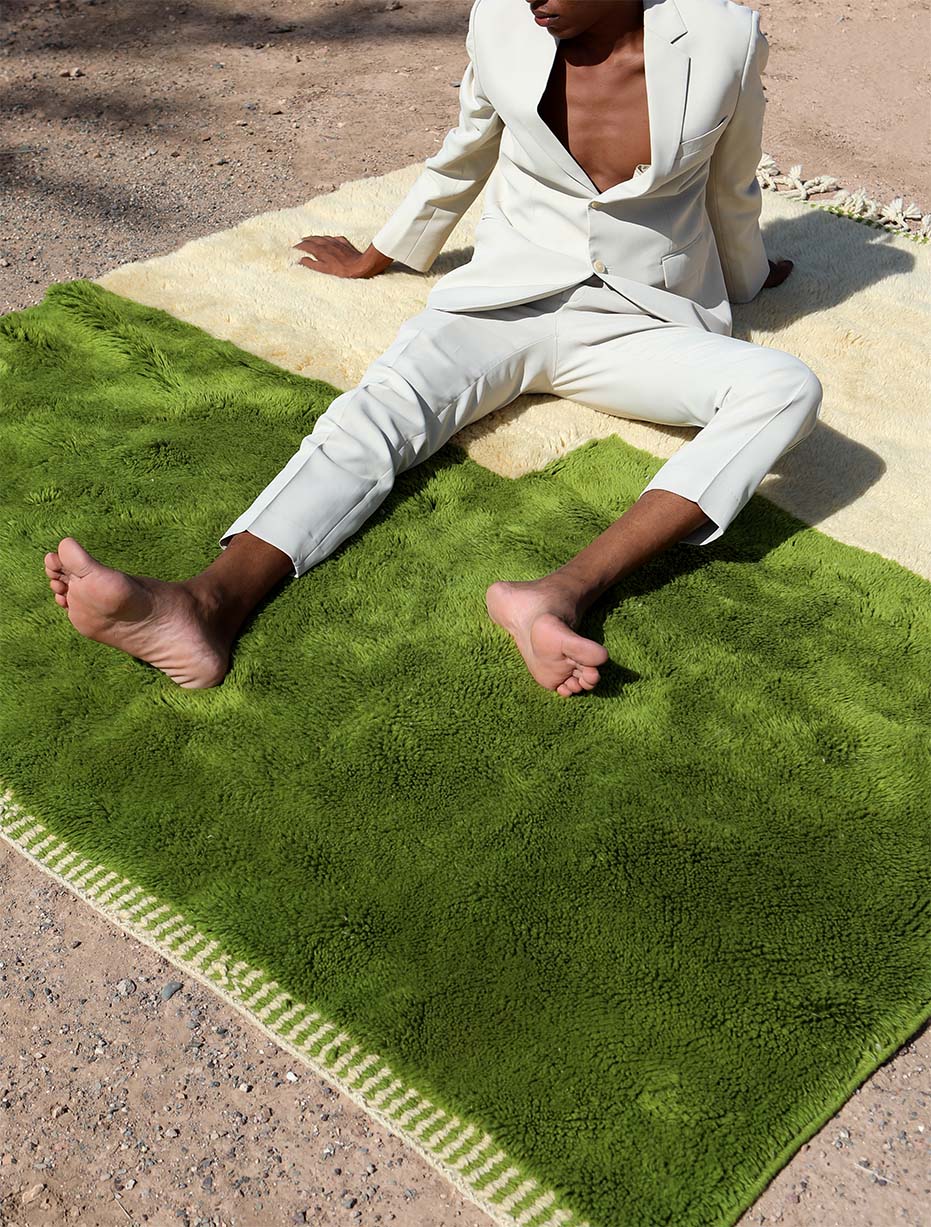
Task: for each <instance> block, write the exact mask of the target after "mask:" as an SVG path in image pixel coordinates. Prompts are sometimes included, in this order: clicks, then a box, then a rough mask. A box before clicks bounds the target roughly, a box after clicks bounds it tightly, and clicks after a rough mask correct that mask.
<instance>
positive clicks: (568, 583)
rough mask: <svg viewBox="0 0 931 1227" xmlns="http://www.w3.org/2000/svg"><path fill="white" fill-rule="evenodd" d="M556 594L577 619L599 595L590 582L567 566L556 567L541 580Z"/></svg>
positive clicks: (576, 619)
mask: <svg viewBox="0 0 931 1227" xmlns="http://www.w3.org/2000/svg"><path fill="white" fill-rule="evenodd" d="M541 582H543V583H545V584H546V585H547V586H548V587H549V588H551V589H552V591H553V592H554V594H558V596H559V599H560V600H561V601H563V602H564V603H565V607H566V609H567V610H568V611H570V612H571V613H572V615H573V617H574V619H575V621H578V620H579V619H580V618H581V617H582V615H583V614H584V613H585V611H586V609H588V607H589V605H591V604H593V603H594V602H595V601H596V600H597V599H598V596H599V591H598V589H597V588H596V587H594V586H593V585H592V584H591V583H590V582H587V581H584V580H582V579H581V578H580V577H579V576H577V575H574V574H573V572H572V571H571V570H570V569H569V568H568V567H565V566H564V567H557V569H556V570H555V571H551V572H550V574H549V575H546V576H544V578H543V580H542V581H541Z"/></svg>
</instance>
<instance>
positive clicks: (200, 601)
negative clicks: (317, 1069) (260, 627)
mask: <svg viewBox="0 0 931 1227" xmlns="http://www.w3.org/2000/svg"><path fill="white" fill-rule="evenodd" d="M181 587H182V588H183V589H184V590H185V591H186V592H188V593H189V594H190V595H191V596H192V597H193V598H194V602H195V604H196V606H197V609H198V612H199V614H200V617H201V618H202V620H203V621H204V622H205V623H206V624H208V625H209V626H211V627H213V628H215V629H221V628H229V629H230V630H234V629H235V627H236V626H238V625H239V624H240V623H241V622H242V621H243V619H244V618H245V616H246V614H247V613H248V610H247V609H246V608H244V607H243V604H242V602H241V601H240V600H238V599H237V598H236V597H234V596H231V594H230V593H229V592H227V591H226V589H225V588H224V587H223V586H222V585H221V584H219V583H218V582H217V581H216V580H215V579H214V578H213V577H212V576H210V575H209V574H206V573H202V574H200V575H195V576H193V577H192V578H191V579H186V580H183V581H182V583H181Z"/></svg>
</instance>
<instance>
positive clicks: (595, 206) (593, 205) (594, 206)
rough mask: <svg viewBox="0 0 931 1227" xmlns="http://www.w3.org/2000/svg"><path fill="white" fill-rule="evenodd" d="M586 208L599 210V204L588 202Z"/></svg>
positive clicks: (593, 201) (594, 201) (595, 201)
mask: <svg viewBox="0 0 931 1227" xmlns="http://www.w3.org/2000/svg"><path fill="white" fill-rule="evenodd" d="M588 207H589V208H590V209H600V208H601V205H600V204H599V202H598V201H597V200H590V201H589V202H588Z"/></svg>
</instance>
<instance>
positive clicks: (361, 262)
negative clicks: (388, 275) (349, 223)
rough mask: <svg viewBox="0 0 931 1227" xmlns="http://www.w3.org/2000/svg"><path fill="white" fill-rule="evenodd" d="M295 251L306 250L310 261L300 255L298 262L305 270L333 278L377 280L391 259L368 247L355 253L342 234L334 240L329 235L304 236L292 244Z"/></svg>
mask: <svg viewBox="0 0 931 1227" xmlns="http://www.w3.org/2000/svg"><path fill="white" fill-rule="evenodd" d="M294 248H295V250H297V251H308V252H310V254H311V255H312V256H313V257H314V259H313V260H310V259H308V258H307V256H304V257H303V259H301V260H298V264H303V265H304V267H305V268H313V269H316V271H317V272H318V273H329V274H330V275H331V276H333V277H377V276H378V274H379V273H383V272H384V271H385V269H386V268H387V267H388V265H389V264H390V263H391V256H386V255H383V254H382V253H381V252H380V251H377V250H376V249H375V248H374V247H372V246H371V244H370V245H369V248H368V250H367V251H364V252H363V251H359V249H358V248H357V247H353V245H352V243H350V242H349V240H348V239H347V238H346V236H345V235H344V234H341V235H339V236H338V237H336V236H333V235H329V234H322V235H321V234H308V235H306V236H305V237H304V238H303V239H301V241H300V242H299V243H295V244H294Z"/></svg>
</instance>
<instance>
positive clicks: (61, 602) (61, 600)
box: [55, 593, 68, 609]
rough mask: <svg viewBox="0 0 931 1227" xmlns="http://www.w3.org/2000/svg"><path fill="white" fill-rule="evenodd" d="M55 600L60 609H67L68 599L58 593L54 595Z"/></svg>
mask: <svg viewBox="0 0 931 1227" xmlns="http://www.w3.org/2000/svg"><path fill="white" fill-rule="evenodd" d="M55 600H56V601H57V602H58V604H59V605H60V606H61V607H62V609H67V608H68V598H67V597H66V596H61V595H60V594H59V593H56V594H55Z"/></svg>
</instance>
